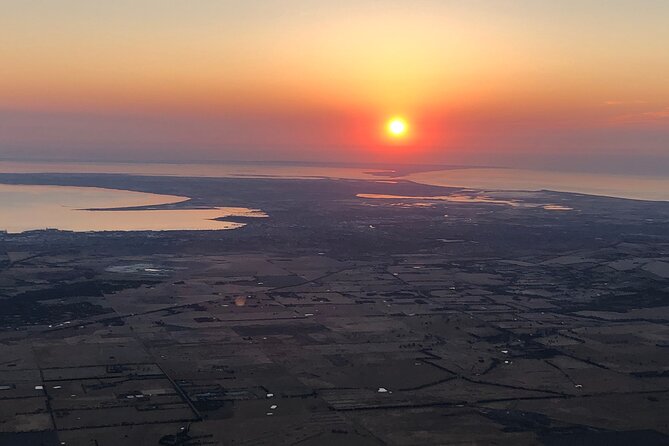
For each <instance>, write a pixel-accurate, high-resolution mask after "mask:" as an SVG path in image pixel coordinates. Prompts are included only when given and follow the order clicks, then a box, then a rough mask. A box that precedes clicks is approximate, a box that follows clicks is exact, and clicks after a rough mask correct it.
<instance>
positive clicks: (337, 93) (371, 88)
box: [0, 0, 669, 173]
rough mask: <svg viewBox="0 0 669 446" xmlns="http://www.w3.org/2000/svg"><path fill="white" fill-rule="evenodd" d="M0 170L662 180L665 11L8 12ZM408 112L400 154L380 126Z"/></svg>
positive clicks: (668, 157)
mask: <svg viewBox="0 0 669 446" xmlns="http://www.w3.org/2000/svg"><path fill="white" fill-rule="evenodd" d="M0 11H1V13H0V159H3V158H4V159H10V158H12V159H62V160H77V159H81V160H119V161H120V160H123V161H125V160H161V161H164V160H170V161H172V160H174V161H176V160H189V161H197V160H213V159H216V160H226V159H228V160H230V159H232V160H303V161H305V160H306V161H343V162H394V161H403V162H414V163H427V162H431V163H446V164H462V163H468V164H478V165H507V166H516V167H528V166H529V167H532V166H535V167H536V166H538V167H547V166H557V167H559V168H569V169H585V170H588V169H591V170H611V171H625V170H630V171H635V172H638V171H647V172H654V173H662V172H669V50H668V49H667V45H668V42H669V26H668V25H667V23H668V20H669V1H665V0H656V1H651V0H646V1H619V0H561V1H542V0H527V1H512V0H497V1H493V0H488V1H478V0H468V1H448V0H438V1H437V0H435V1H430V0H422V1H421V0H412V1H392V0H386V1H374V0H337V1H318V0H262V1H260V0H258V1H252V0H240V1H226V0H183V1H180V0H172V1H170V0H114V1H107V2H97V1H90V0H52V1H50V0H42V1H36V0H20V1H7V0H0ZM398 114H399V115H402V116H404V117H406V119H407V120H408V121H409V123H410V125H411V135H410V137H409V138H408V139H407V140H406V141H405V142H403V143H393V142H392V141H390V140H388V138H387V137H386V136H385V135H384V134H383V125H384V122H385V120H386V119H387V118H389V117H390V116H393V115H398Z"/></svg>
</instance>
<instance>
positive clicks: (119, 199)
mask: <svg viewBox="0 0 669 446" xmlns="http://www.w3.org/2000/svg"><path fill="white" fill-rule="evenodd" d="M186 200H188V198H187V197H180V196H175V195H159V194H148V193H143V192H133V191H125V190H112V189H102V188H96V187H70V186H26V185H7V184H0V230H5V231H7V232H10V233H18V232H24V231H30V230H36V229H60V230H65V231H78V232H83V231H169V230H219V229H237V228H240V227H242V226H244V225H245V224H244V223H239V222H232V221H219V220H215V219H216V218H221V217H266V216H267V215H266V214H265V213H263V212H262V211H260V210H257V209H248V208H239V207H216V208H209V209H141V208H140V209H133V210H128V209H121V210H119V209H118V208H133V207H144V206H160V205H165V204H174V203H179V202H182V201H186Z"/></svg>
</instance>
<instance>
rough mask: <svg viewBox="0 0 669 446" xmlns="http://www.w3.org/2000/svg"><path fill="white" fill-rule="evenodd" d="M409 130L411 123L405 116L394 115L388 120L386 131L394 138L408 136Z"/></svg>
mask: <svg viewBox="0 0 669 446" xmlns="http://www.w3.org/2000/svg"><path fill="white" fill-rule="evenodd" d="M408 130H409V124H407V121H406V120H405V119H404V118H399V117H394V118H391V119H389V120H388V123H387V124H386V131H387V132H388V134H389V135H390V136H392V137H393V138H402V137H403V136H406V134H407V131H408Z"/></svg>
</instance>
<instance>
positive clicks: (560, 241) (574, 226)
mask: <svg viewBox="0 0 669 446" xmlns="http://www.w3.org/2000/svg"><path fill="white" fill-rule="evenodd" d="M0 182H2V183H11V184H53V185H68V186H96V187H106V188H112V189H124V190H135V191H141V192H150V193H160V194H170V195H179V196H187V197H190V200H187V201H183V202H179V203H174V204H170V205H166V206H164V207H161V206H157V207H156V208H169V209H183V208H203V207H205V208H206V207H217V206H239V207H248V208H252V209H259V210H262V211H263V212H265V213H266V214H267V215H268V218H244V217H226V220H231V219H232V220H234V219H235V218H236V219H237V220H236V221H239V222H243V223H246V225H245V226H243V227H241V228H239V229H234V230H222V231H164V232H121V231H119V232H90V233H77V232H66V231H57V230H51V231H30V232H24V233H21V234H6V233H0V444H1V445H28V446H31V445H59V444H65V445H77V446H78V445H82V446H84V445H85V446H90V445H96V446H107V445H109V446H112V445H114V446H116V445H119V444H127V445H133V444H137V445H140V444H141V445H159V444H162V445H184V446H185V445H304V446H307V445H340V444H347V445H450V444H453V445H455V444H457V445H462V444H497V445H534V444H544V445H574V444H582V445H604V444H606V445H627V444H643V445H666V444H669V417H668V416H667V411H668V409H669V354H668V352H669V325H668V323H669V203H667V202H647V201H636V200H624V199H615V198H604V197H597V196H589V195H579V194H567V193H556V192H549V191H539V192H522V193H521V192H494V191H485V192H484V191H471V190H465V189H458V188H444V187H436V186H426V185H421V184H416V183H412V182H409V181H402V180H397V181H365V180H330V179H318V180H315V179H314V180H304V179H301V180H297V179H277V178H241V179H240V178H234V179H232V178H175V177H159V176H153V177H143V176H129V175H115V174H109V175H93V174H86V175H73V174H67V175H64V174H63V175H59V174H0ZM379 196H384V197H383V198H380V197H379ZM453 196H456V197H457V196H460V197H467V198H468V199H464V200H444V199H440V198H431V197H453ZM415 197H420V198H415ZM90 212H95V211H90Z"/></svg>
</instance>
